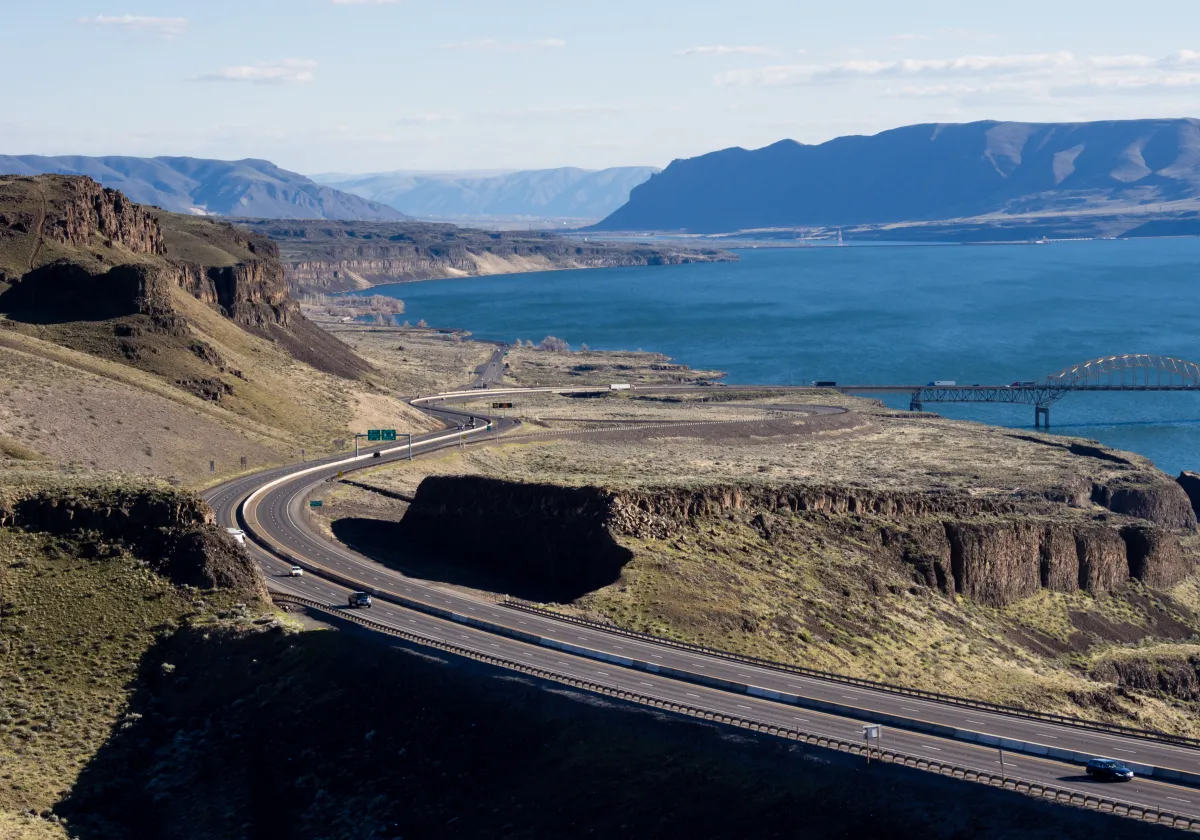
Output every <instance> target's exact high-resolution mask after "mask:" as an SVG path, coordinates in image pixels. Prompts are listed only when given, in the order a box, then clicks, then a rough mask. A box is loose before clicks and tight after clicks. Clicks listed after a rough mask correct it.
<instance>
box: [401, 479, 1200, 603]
mask: <svg viewBox="0 0 1200 840" xmlns="http://www.w3.org/2000/svg"><path fill="white" fill-rule="evenodd" d="M1145 509H1146V510H1147V512H1148V513H1150V514H1151V515H1154V514H1155V513H1156V509H1154V508H1153V507H1152V506H1148V507H1147V508H1145ZM408 516H409V517H412V520H413V522H414V523H418V522H435V521H437V522H441V523H442V528H441V529H440V530H439V532H438V533H439V534H440V535H441V536H442V537H443V538H444V537H445V535H446V534H447V533H452V534H467V535H470V534H487V535H488V536H489V538H496V537H497V535H498V534H501V533H504V534H507V535H508V537H507V538H506V539H508V540H515V541H517V542H518V543H523V542H525V541H527V540H529V539H534V531H533V530H529V529H530V528H531V527H532V526H533V525H534V524H535V523H539V522H545V521H549V520H552V521H555V522H556V523H557V525H556V527H558V528H559V529H560V530H562V529H565V530H563V534H564V535H565V534H566V533H567V532H568V531H569V532H571V533H574V534H575V537H574V538H572V539H574V540H575V542H576V543H577V544H582V542H583V541H586V540H590V539H594V538H596V537H597V535H600V536H601V537H602V539H601V541H602V542H603V543H604V544H608V543H609V542H613V541H615V542H619V541H620V540H622V539H625V538H632V539H637V540H666V539H672V538H674V537H676V536H677V535H678V534H679V533H681V532H682V531H685V530H688V529H694V528H697V527H699V528H705V529H707V528H711V527H714V526H717V527H719V526H718V523H720V522H723V521H725V520H729V519H735V520H737V521H738V522H743V523H744V524H746V525H747V526H748V527H750V528H754V529H755V530H757V532H758V533H759V534H761V535H763V538H764V539H766V540H767V541H769V542H771V541H774V540H775V534H774V532H773V529H771V528H768V527H766V525H765V523H766V521H767V520H766V518H765V517H773V521H774V522H775V523H776V524H778V522H779V521H781V519H780V518H783V519H785V520H786V519H787V518H790V517H798V518H800V519H802V520H804V521H806V522H809V523H810V524H816V525H818V526H819V527H821V528H824V529H828V532H829V533H830V535H831V536H838V535H841V536H846V537H851V538H853V540H854V541H855V542H856V543H857V544H859V545H860V546H863V547H864V548H865V550H867V551H869V552H871V553H873V554H877V555H879V556H880V557H885V558H890V559H891V560H892V561H894V562H896V563H899V564H901V566H900V568H907V569H908V570H909V573H910V574H911V576H912V578H913V579H914V580H916V581H918V582H920V583H921V584H923V585H925V586H927V587H929V588H931V589H936V590H939V591H941V592H942V593H944V594H946V595H947V596H951V597H953V596H957V595H961V596H964V597H969V598H971V599H973V600H975V601H978V602H979V603H981V604H986V605H989V606H1004V605H1006V604H1011V603H1014V602H1017V601H1020V600H1021V599H1023V598H1027V597H1029V596H1031V595H1033V594H1035V593H1037V592H1038V591H1040V590H1042V589H1047V590H1050V591H1053V592H1063V593H1069V592H1077V591H1083V592H1088V593H1090V594H1094V595H1103V594H1105V593H1109V592H1112V591H1113V590H1115V589H1117V588H1118V587H1120V586H1122V585H1123V584H1125V583H1127V582H1128V581H1130V580H1139V581H1142V582H1143V583H1145V584H1146V585H1148V586H1152V587H1169V586H1172V585H1174V584H1175V583H1177V582H1179V581H1180V580H1182V579H1183V578H1184V577H1185V576H1186V575H1187V574H1188V573H1189V572H1190V571H1191V569H1192V566H1193V560H1192V559H1191V558H1190V557H1189V556H1188V555H1187V554H1185V552H1184V550H1183V549H1182V547H1181V544H1180V541H1179V535H1178V534H1179V532H1180V531H1182V532H1186V531H1187V530H1188V529H1186V528H1182V529H1176V530H1174V531H1173V530H1171V529H1169V528H1166V527H1163V526H1162V525H1156V524H1154V523H1152V522H1150V521H1147V520H1134V519H1132V518H1128V517H1115V516H1114V515H1113V514H1112V513H1108V512H1099V513H1089V512H1086V511H1083V510H1079V509H1077V508H1072V507H1070V506H1069V505H1067V504H1065V503H1064V502H1051V501H1049V500H1047V499H1045V498H1036V497H1031V498H1026V499H1025V500H1023V501H1022V500H1012V499H985V498H979V497H973V496H966V495H963V494H955V493H948V492H943V493H918V492H909V491H894V492H890V491H882V490H864V489H859V488H851V487H829V486H824V487H822V486H789V487H761V486H752V485H741V486H734V485H726V486H713V487H708V488H704V489H684V488H660V489H637V490H627V489H619V490H605V489H603V488H590V487H583V488H569V487H558V486H553V485H520V484H514V483H509V482H504V481H499V480H496V479H484V478H479V477H470V476H467V477H445V476H442V477H436V478H429V479H426V481H425V482H423V483H422V485H421V487H420V488H419V490H418V492H417V494H416V498H415V500H414V502H413V505H412V507H411V508H410V511H409V514H408ZM446 517H449V520H450V521H451V522H453V523H454V526H453V527H451V528H445V521H446ZM539 527H540V526H539ZM534 530H536V529H534ZM585 531H586V532H587V533H588V534H591V535H592V536H591V537H587V538H586V539H585V537H584V532H585ZM564 538H565V537H564ZM452 539H458V538H452ZM463 539H467V538H466V537H464V538H463ZM471 539H473V538H471ZM538 539H541V538H538ZM501 541H502V542H503V541H504V540H501ZM473 544H474V543H472V545H473ZM447 548H449V549H450V550H451V551H452V552H453V551H454V548H453V546H447ZM456 553H457V555H458V556H460V557H463V558H465V559H464V561H463V562H468V563H469V562H473V561H471V559H470V557H471V556H472V555H473V553H474V549H472V550H468V549H467V547H466V545H465V544H464V546H463V547H462V548H461V550H459V551H457V552H456Z"/></svg>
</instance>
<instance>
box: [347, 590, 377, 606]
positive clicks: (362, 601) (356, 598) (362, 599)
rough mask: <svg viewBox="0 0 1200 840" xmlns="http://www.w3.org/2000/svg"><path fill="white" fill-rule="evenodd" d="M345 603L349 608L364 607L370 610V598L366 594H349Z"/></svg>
mask: <svg viewBox="0 0 1200 840" xmlns="http://www.w3.org/2000/svg"><path fill="white" fill-rule="evenodd" d="M347 603H348V606H351V607H365V608H366V609H368V610H369V609H371V596H370V595H368V594H367V593H366V592H351V593H350V597H349V599H347Z"/></svg>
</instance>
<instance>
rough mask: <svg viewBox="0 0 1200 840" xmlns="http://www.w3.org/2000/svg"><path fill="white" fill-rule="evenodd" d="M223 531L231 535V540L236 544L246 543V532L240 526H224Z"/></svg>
mask: <svg viewBox="0 0 1200 840" xmlns="http://www.w3.org/2000/svg"><path fill="white" fill-rule="evenodd" d="M225 533H226V534H228V535H229V536H231V537H233V541H234V542H235V543H237V544H238V545H241V546H244V545H245V544H246V532H245V531H243V530H242V529H241V528H226V529H225Z"/></svg>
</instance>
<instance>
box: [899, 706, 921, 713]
mask: <svg viewBox="0 0 1200 840" xmlns="http://www.w3.org/2000/svg"><path fill="white" fill-rule="evenodd" d="M900 708H901V709H903V710H904V711H906V712H915V711H918V710H917V709H914V708H912V707H911V706H901V707H900Z"/></svg>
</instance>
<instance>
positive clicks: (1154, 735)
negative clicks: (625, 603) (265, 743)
mask: <svg viewBox="0 0 1200 840" xmlns="http://www.w3.org/2000/svg"><path fill="white" fill-rule="evenodd" d="M500 603H501V605H502V606H505V607H508V608H510V609H514V610H520V611H522V612H528V613H532V614H534V615H540V616H543V617H546V618H553V619H556V620H558V621H565V622H568V623H570V624H575V625H577V626H580V627H588V628H591V629H594V630H601V631H604V632H606V633H615V634H618V635H621V636H626V637H628V638H633V639H640V640H642V641H647V642H653V643H654V644H658V645H663V646H666V647H672V648H676V649H678V650H686V651H691V652H694V653H703V654H705V655H707V656H713V657H716V658H718V659H726V660H728V661H730V662H738V663H740V664H743V665H755V666H758V667H763V668H770V669H772V670H776V671H786V672H788V673H792V674H797V675H799V676H803V677H812V678H814V679H820V680H825V681H827V682H837V683H843V684H845V685H856V686H860V687H862V688H872V689H876V690H879V691H886V692H889V693H892V694H903V695H906V696H909V697H920V698H922V699H925V700H934V701H936V702H939V703H947V704H949V705H954V706H964V707H967V708H972V709H981V710H984V711H992V712H996V713H998V714H1003V715H1008V716H1009V717H1022V718H1028V719H1030V720H1039V721H1045V722H1048V723H1056V724H1060V725H1062V726H1071V727H1074V728H1077V729H1088V730H1092V731H1095V732H1107V733H1110V734H1113V735H1126V736H1129V737H1131V738H1141V739H1143V740H1150V741H1161V742H1163V743H1168V744H1179V745H1183V746H1188V747H1200V739H1197V738H1188V737H1186V736H1183V735H1172V734H1171V733H1169V732H1159V731H1156V730H1153V729H1136V728H1134V727H1130V726H1122V725H1121V724H1119V723H1105V722H1104V721H1094V720H1086V719H1084V718H1076V717H1070V716H1068V715H1058V714H1054V713H1053V712H1039V711H1036V710H1034V709H1023V708H1021V707H1019V706H1005V705H1003V704H1000V703H990V702H988V701H986V700H973V699H971V698H969V697H956V696H954V695H952V694H941V693H940V692H936V691H926V690H924V689H920V688H911V687H909V686H903V685H896V684H894V683H885V682H879V681H877V680H868V679H864V678H862V677H852V676H848V675H846V674H837V673H833V672H830V671H820V670H817V669H815V668H806V667H804V666H803V665H793V664H791V663H788V662H779V661H777V660H774V659H764V658H762V657H759V656H747V655H744V654H739V653H731V652H730V651H725V650H719V649H716V648H710V647H706V646H704V645H696V644H692V643H690V642H681V641H677V640H675V639H667V638H664V637H662V636H655V635H652V634H650V633H642V632H639V631H637V630H627V629H625V628H623V627H617V626H615V625H612V624H604V623H602V622H599V621H591V620H589V619H586V618H579V617H577V616H572V615H564V614H563V613H558V612H555V611H554V610H548V609H546V608H545V607H541V606H538V605H536V604H531V603H529V602H528V601H523V600H521V599H520V598H514V597H512V596H511V595H505V596H504V597H503V598H502V599H501V600H500Z"/></svg>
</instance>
